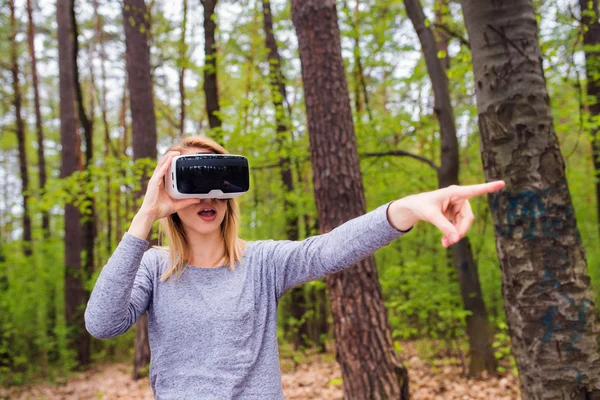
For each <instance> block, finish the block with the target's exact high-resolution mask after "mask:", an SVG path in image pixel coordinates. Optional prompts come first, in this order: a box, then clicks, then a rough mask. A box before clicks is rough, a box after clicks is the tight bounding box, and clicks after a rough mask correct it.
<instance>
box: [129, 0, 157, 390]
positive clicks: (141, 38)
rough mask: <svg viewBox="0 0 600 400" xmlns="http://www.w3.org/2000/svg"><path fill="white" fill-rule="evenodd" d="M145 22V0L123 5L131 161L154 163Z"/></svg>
mask: <svg viewBox="0 0 600 400" xmlns="http://www.w3.org/2000/svg"><path fill="white" fill-rule="evenodd" d="M148 20H149V15H148V12H147V10H146V4H145V3H144V0H125V1H124V7H123V21H125V44H126V51H125V56H126V65H127V85H128V87H129V99H130V106H131V120H132V124H133V159H134V160H138V159H140V158H150V159H151V160H156V119H155V116H154V97H153V91H152V77H151V76H150V49H149V45H148V32H149V31H150V30H149V27H148V23H147V21H148ZM151 173H152V170H151V169H149V168H146V170H145V171H144V173H143V174H142V178H141V179H142V182H141V189H140V191H137V192H135V198H136V200H137V199H140V198H141V197H143V195H144V193H145V192H146V185H147V183H148V179H149V177H150V175H151ZM136 207H137V206H136ZM148 240H150V238H148ZM147 318H148V315H147V313H144V315H142V317H140V319H139V321H138V322H137V324H136V330H135V362H134V379H138V378H140V377H142V374H141V372H140V369H141V368H143V367H145V366H146V365H147V364H148V363H149V362H150V344H149V343H148V320H147Z"/></svg>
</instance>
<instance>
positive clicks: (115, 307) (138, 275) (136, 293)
mask: <svg viewBox="0 0 600 400" xmlns="http://www.w3.org/2000/svg"><path fill="white" fill-rule="evenodd" d="M148 245H149V242H147V241H146V240H144V239H140V238H138V237H135V236H133V235H131V234H129V233H127V232H126V233H125V235H124V236H123V239H122V240H121V242H120V243H119V245H118V246H117V248H116V250H115V252H114V253H113V254H112V256H111V257H110V259H109V260H108V262H107V263H106V265H105V266H104V268H102V271H101V272H100V275H99V276H98V279H97V280H96V285H95V286H94V290H93V291H92V294H91V296H90V300H89V301H88V304H87V307H86V309H85V314H84V319H85V327H86V329H87V331H88V332H89V333H90V334H91V335H92V336H94V337H96V338H99V339H108V338H113V337H115V336H119V335H121V334H123V333H125V332H127V331H128V330H129V328H131V326H132V325H133V324H135V323H136V321H137V320H138V319H139V318H140V317H141V316H142V314H144V313H145V312H146V310H147V309H148V304H149V303H150V299H151V298H152V288H153V279H152V274H151V273H150V270H149V268H148V265H147V264H148V262H147V261H148V257H147V256H146V257H145V256H144V255H145V254H147V253H144V251H145V250H146V249H147V248H148Z"/></svg>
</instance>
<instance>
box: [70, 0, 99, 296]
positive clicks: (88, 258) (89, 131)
mask: <svg viewBox="0 0 600 400" xmlns="http://www.w3.org/2000/svg"><path fill="white" fill-rule="evenodd" d="M71 19H72V25H71V27H72V28H73V71H74V72H73V74H74V79H75V95H76V101H77V114H78V116H79V123H80V124H81V126H82V127H83V137H84V139H85V163H84V169H86V170H87V173H88V178H87V180H88V182H89V183H92V177H91V170H92V166H93V151H94V142H93V139H94V120H93V118H89V117H88V116H87V113H86V111H85V104H84V98H83V90H82V89H81V82H80V80H79V67H78V65H77V58H78V54H79V44H78V40H79V39H78V38H79V29H78V27H77V18H76V15H75V7H73V8H72V11H71ZM92 99H93V95H92ZM83 195H84V196H85V200H86V202H87V203H88V204H89V205H90V206H89V211H88V210H86V213H85V215H84V217H83V226H82V228H83V236H82V240H83V249H84V250H85V257H84V260H83V263H84V271H85V275H84V277H83V279H84V281H86V280H87V279H89V278H90V277H91V276H92V275H93V274H94V255H95V247H94V244H95V241H96V240H95V239H96V201H95V199H94V196H93V195H92V194H90V193H87V192H85V193H83ZM89 295H90V292H89V291H87V290H86V291H85V299H84V300H85V302H86V303H87V301H88V299H89Z"/></svg>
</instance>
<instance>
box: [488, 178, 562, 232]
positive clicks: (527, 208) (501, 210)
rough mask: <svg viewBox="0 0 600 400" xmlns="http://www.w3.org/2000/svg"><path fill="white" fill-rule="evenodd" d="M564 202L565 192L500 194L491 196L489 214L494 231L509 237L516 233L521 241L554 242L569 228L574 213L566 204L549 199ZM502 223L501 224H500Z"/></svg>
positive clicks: (548, 190) (531, 191) (551, 190)
mask: <svg viewBox="0 0 600 400" xmlns="http://www.w3.org/2000/svg"><path fill="white" fill-rule="evenodd" d="M565 195H566V196H567V198H568V195H569V193H568V188H566V187H563V188H560V189H558V188H554V187H550V188H546V189H541V190H521V191H519V192H517V193H514V194H513V193H511V192H509V191H502V192H498V193H494V194H492V210H493V212H494V213H495V214H496V216H497V217H496V221H498V224H497V226H496V231H497V232H498V234H499V235H500V236H503V237H513V238H518V237H516V236H515V231H516V230H517V229H518V231H517V232H520V233H521V235H520V237H521V238H523V239H557V238H559V237H560V236H561V235H562V234H563V233H564V231H565V230H569V229H568V228H569V227H570V225H571V224H572V219H573V213H574V210H573V208H572V206H569V205H567V204H561V203H555V202H551V201H550V199H551V198H557V199H564V198H565ZM503 222H504V223H503Z"/></svg>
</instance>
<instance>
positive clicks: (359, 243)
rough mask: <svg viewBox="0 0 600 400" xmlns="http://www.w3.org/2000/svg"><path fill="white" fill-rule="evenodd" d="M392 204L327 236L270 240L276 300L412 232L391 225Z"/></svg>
mask: <svg viewBox="0 0 600 400" xmlns="http://www.w3.org/2000/svg"><path fill="white" fill-rule="evenodd" d="M390 204H392V202H389V203H387V204H384V205H382V206H380V207H378V208H376V209H375V210H373V211H371V212H368V213H366V214H364V215H361V216H359V217H356V218H354V219H351V220H349V221H346V222H345V223H343V224H342V225H340V226H338V227H336V228H335V229H333V230H331V231H330V232H328V233H325V234H321V235H316V236H311V237H309V238H307V239H304V240H302V241H291V240H277V241H274V240H268V241H267V242H268V243H267V246H268V247H267V254H266V258H267V265H268V268H269V273H270V275H271V276H272V278H273V280H274V284H275V291H276V294H277V298H280V297H281V296H282V295H283V293H285V292H286V291H287V290H289V289H291V288H292V287H294V286H296V285H299V284H301V283H305V282H308V281H311V280H315V279H318V278H321V277H323V276H325V275H328V274H331V273H334V272H337V271H339V270H342V269H344V268H346V267H349V266H350V265H352V264H355V263H356V262H358V261H360V260H362V259H363V258H365V257H366V256H368V255H369V254H371V253H373V252H374V251H375V250H377V249H379V248H380V247H383V246H385V245H387V244H389V243H390V242H391V241H392V240H394V239H396V238H398V237H400V236H402V235H404V234H405V233H407V232H409V231H410V230H412V226H410V228H408V229H407V230H406V231H400V230H398V229H396V228H395V227H394V226H392V225H391V224H390V221H389V220H388V217H387V209H388V207H389V206H390Z"/></svg>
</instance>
